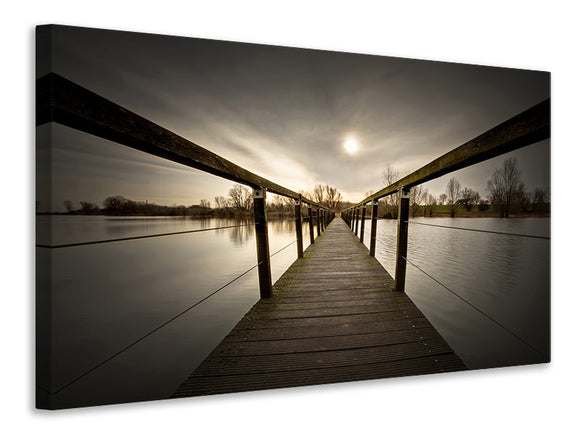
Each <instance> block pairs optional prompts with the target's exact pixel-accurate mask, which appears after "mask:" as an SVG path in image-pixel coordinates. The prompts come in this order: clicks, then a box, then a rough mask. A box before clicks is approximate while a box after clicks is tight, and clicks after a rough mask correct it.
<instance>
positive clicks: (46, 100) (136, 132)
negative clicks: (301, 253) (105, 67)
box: [36, 73, 326, 208]
mask: <svg viewBox="0 0 580 435" xmlns="http://www.w3.org/2000/svg"><path fill="white" fill-rule="evenodd" d="M48 122H57V123H59V124H62V125H65V126H67V127H70V128H74V129H76V130H80V131H83V132H85V133H89V134H92V135H94V136H98V137H101V138H103V139H107V140H111V141H113V142H117V143H119V144H122V145H126V146H129V147H131V148H135V149H138V150H141V151H144V152H146V153H149V154H153V155H156V156H159V157H162V158H164V159H167V160H171V161H174V162H177V163H181V164H183V165H186V166H189V167H192V168H196V169H200V170H202V171H205V172H209V173H210V174H214V175H217V176H219V177H222V178H226V179H228V180H232V181H235V182H236V183H241V184H245V185H247V186H250V187H251V188H253V189H259V188H265V189H267V190H268V191H270V192H273V193H276V194H278V195H282V196H286V197H289V198H294V199H300V198H301V196H300V195H299V194H298V193H296V192H294V191H292V190H290V189H287V188H285V187H283V186H280V185H278V184H276V183H274V182H272V181H270V180H268V179H266V178H263V177H260V176H259V175H256V174H254V173H252V172H250V171H248V170H246V169H244V168H242V167H241V166H238V165H236V164H235V163H232V162H230V161H229V160H226V159H224V158H223V157H220V156H218V155H217V154H215V153H212V152H211V151H209V150H207V149H205V148H203V147H201V146H199V145H197V144H195V143H193V142H191V141H189V140H187V139H185V138H183V137H181V136H178V135H177V134H175V133H173V132H171V131H169V130H167V129H165V128H163V127H161V126H159V125H157V124H155V123H153V122H151V121H149V120H148V119H145V118H143V117H142V116H140V115H137V114H136V113H134V112H132V111H130V110H128V109H126V108H124V107H122V106H120V105H118V104H116V103H113V102H112V101H110V100H107V99H105V98H103V97H101V96H100V95H97V94H96V93H94V92H92V91H90V90H88V89H86V88H84V87H82V86H79V85H77V84H76V83H73V82H72V81H70V80H68V79H66V78H64V77H62V76H60V75H58V74H56V73H49V74H47V75H45V76H43V77H41V78H39V79H37V80H36V125H37V126H39V125H43V124H46V123H48ZM302 201H303V202H306V203H311V204H315V205H317V206H320V207H322V208H326V207H323V206H321V205H319V204H317V203H315V202H313V201H310V200H308V199H306V198H302Z"/></svg>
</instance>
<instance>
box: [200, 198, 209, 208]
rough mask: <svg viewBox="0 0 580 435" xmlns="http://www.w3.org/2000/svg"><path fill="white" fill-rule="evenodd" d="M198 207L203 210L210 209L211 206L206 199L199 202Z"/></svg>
mask: <svg viewBox="0 0 580 435" xmlns="http://www.w3.org/2000/svg"><path fill="white" fill-rule="evenodd" d="M199 205H200V207H201V208H204V209H210V208H211V204H210V202H209V201H208V200H207V199H202V200H201V201H199Z"/></svg>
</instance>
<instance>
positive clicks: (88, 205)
mask: <svg viewBox="0 0 580 435" xmlns="http://www.w3.org/2000/svg"><path fill="white" fill-rule="evenodd" d="M98 210H99V206H98V205H97V204H94V203H92V202H87V201H81V208H80V211H81V213H92V212H95V211H98Z"/></svg>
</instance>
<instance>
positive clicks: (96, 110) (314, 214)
mask: <svg viewBox="0 0 580 435" xmlns="http://www.w3.org/2000/svg"><path fill="white" fill-rule="evenodd" d="M36 108H37V113H36V125H37V126H42V125H44V124H47V123H51V122H54V123H58V124H61V125H64V126H66V127H69V128H72V129H75V130H79V131H82V132H85V133H88V134H91V135H94V136H97V137H100V138H103V139H106V140H110V141H113V142H116V143H119V144H122V145H126V146H128V147H131V148H134V149H137V150H140V151H144V152H146V153H148V154H152V155H155V156H158V157H161V158H164V159H166V160H171V161H173V162H176V163H179V164H183V165H186V166H189V167H191V168H195V169H199V170H202V171H204V172H207V173H210V174H213V175H216V176H219V177H222V178H225V179H228V180H231V181H234V182H236V183H240V184H243V185H246V186H249V187H251V188H252V189H253V212H254V215H253V222H252V223H248V224H242V225H232V226H223V227H215V228H203V229H196V230H186V231H176V232H168V233H162V234H148V235H141V236H132V237H123V238H116V239H107V240H96V241H87V242H79V243H67V244H60V245H46V244H37V245H36V246H37V247H38V248H48V249H58V248H67V247H75V246H85V245H96V244H103V243H112V242H121V241H128V240H137V239H147V238H153V237H164V236H172V235H183V234H188V233H199V232H203V231H215V230H221V229H228V228H239V227H243V226H251V225H253V226H254V227H255V235H256V251H257V259H258V261H257V264H255V265H254V266H252V267H251V268H249V269H248V270H246V271H245V272H243V273H241V274H240V275H238V276H236V277H235V278H234V279H232V280H231V281H229V282H227V283H225V284H224V285H222V286H221V287H219V288H218V289H216V290H214V291H213V292H211V293H210V294H208V295H207V296H205V297H204V298H202V299H200V300H199V301H197V302H195V303H194V304H192V305H191V306H189V307H187V308H186V309H184V310H183V311H181V312H180V313H178V314H176V315H175V316H173V317H171V318H170V319H169V320H167V321H165V322H164V323H162V324H160V325H159V326H157V327H156V328H154V329H153V330H151V331H149V332H148V333H146V334H144V335H143V336H141V337H140V338H139V339H137V340H135V341H133V342H132V343H130V344H128V345H127V346H125V347H124V348H123V349H121V350H120V351H118V352H116V353H115V354H113V355H111V356H110V357H108V358H107V359H105V360H103V361H102V362H100V363H99V364H97V365H96V366H94V367H92V368H91V369H89V370H87V371H85V372H83V373H82V374H81V375H79V376H77V377H76V378H74V379H73V380H71V381H70V382H68V383H66V384H65V385H63V386H61V387H59V388H58V389H56V390H55V391H49V390H47V389H45V388H43V387H42V386H38V388H40V389H42V390H44V391H45V392H47V393H48V394H51V395H53V394H57V393H58V392H60V391H62V390H64V389H65V388H67V387H69V386H70V385H72V384H74V383H75V382H77V381H78V380H79V379H81V378H83V377H84V376H86V375H88V374H89V373H92V372H94V371H95V370H97V369H98V368H99V367H101V366H102V365H104V364H106V363H107V362H109V361H111V360H112V359H114V358H116V357H117V356H118V355H120V354H122V353H123V352H125V351H127V350H128V349H130V348H131V347H133V346H135V345H136V344H138V343H140V342H141V341H143V340H144V339H145V338H147V337H149V336H150V335H152V334H154V333H155V332H157V331H159V330H160V329H162V328H163V327H165V326H167V325H168V324H169V323H171V322H173V321H174V320H176V319H178V318H180V317H181V316H183V315H184V314H185V313H187V312H189V311H190V310H192V309H193V308H195V307H197V306H198V305H199V304H201V303H202V302H204V301H206V300H207V299H209V298H210V297H212V296H214V295H215V294H217V293H218V292H220V291H221V290H223V289H224V288H226V287H227V286H229V285H230V284H232V283H233V282H235V281H237V280H238V279H240V278H241V277H243V276H245V275H247V274H248V273H249V272H251V271H252V270H254V269H256V268H257V269H258V281H259V286H260V297H262V298H268V297H271V295H272V278H271V271H270V258H271V257H273V256H274V255H276V254H278V253H279V252H282V251H283V250H285V249H287V248H288V247H290V246H292V245H293V244H294V243H296V244H297V253H298V257H299V258H301V257H302V256H303V241H302V222H303V221H307V222H308V223H309V225H308V226H309V235H310V243H311V244H312V243H314V240H315V237H314V233H315V232H316V235H317V236H319V235H320V234H321V232H322V231H324V229H325V228H326V227H327V225H328V224H329V223H330V221H331V220H332V219H333V218H334V214H335V213H334V210H332V209H330V208H328V207H326V206H324V205H322V204H319V203H317V202H315V201H312V200H310V199H308V198H306V197H304V196H302V195H301V194H299V193H297V192H294V191H292V190H290V189H287V188H285V187H283V186H280V185H279V184H276V183H274V182H272V181H270V180H268V179H266V178H264V177H261V176H259V175H256V174H254V173H252V172H250V171H248V170H246V169H244V168H242V167H240V166H238V165H236V164H235V163H232V162H230V161H229V160H226V159H224V158H223V157H221V156H219V155H217V154H215V153H213V152H211V151H209V150H207V149H205V148H203V147H201V146H199V145H197V144H195V143H193V142H191V141H189V140H187V139H185V138H183V137H181V136H178V135H177V134H175V133H173V132H171V131H169V130H167V129H165V128H163V127H161V126H159V125H157V124H155V123H153V122H151V121H149V120H148V119H145V118H143V117H142V116H140V115H138V114H136V113H134V112H132V111H130V110H128V109H126V108H124V107H122V106H120V105H118V104H116V103H114V102H112V101H110V100H107V99H105V98H103V97H101V96H100V95H98V94H96V93H94V92H92V91H90V90H88V89H86V88H83V87H82V86H79V85H77V84H75V83H73V82H71V81H70V80H68V79H66V78H64V77H61V76H59V75H58V74H55V73H50V74H47V75H46V76H44V77H41V78H39V79H37V81H36ZM266 192H270V193H274V194H277V195H281V196H284V197H287V198H292V199H294V217H292V218H284V219H276V220H271V221H269V220H268V219H267V213H266ZM302 204H306V205H307V213H308V215H307V216H305V217H303V216H302ZM284 221H294V222H295V226H296V239H295V240H293V241H292V242H291V243H289V244H287V245H285V246H283V247H282V248H280V249H278V250H277V251H276V252H274V253H273V254H270V253H269V246H268V236H267V234H268V229H267V224H268V222H284ZM315 230H316V231H315ZM46 309H48V308H47V307H44V306H38V307H37V313H40V312H41V311H42V310H46ZM37 318H38V319H39V321H40V320H42V319H44V316H40V315H37ZM46 318H50V315H47V316H46ZM39 326H42V325H39Z"/></svg>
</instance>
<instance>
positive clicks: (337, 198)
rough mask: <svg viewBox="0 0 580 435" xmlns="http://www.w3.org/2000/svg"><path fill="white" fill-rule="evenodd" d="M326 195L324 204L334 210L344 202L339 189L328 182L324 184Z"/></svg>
mask: <svg viewBox="0 0 580 435" xmlns="http://www.w3.org/2000/svg"><path fill="white" fill-rule="evenodd" d="M324 195H325V197H324V205H326V206H327V207H328V208H330V209H332V210H338V209H339V207H340V205H341V204H342V194H341V193H340V192H339V191H338V189H337V188H336V187H331V186H329V185H328V184H327V185H326V186H324Z"/></svg>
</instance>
